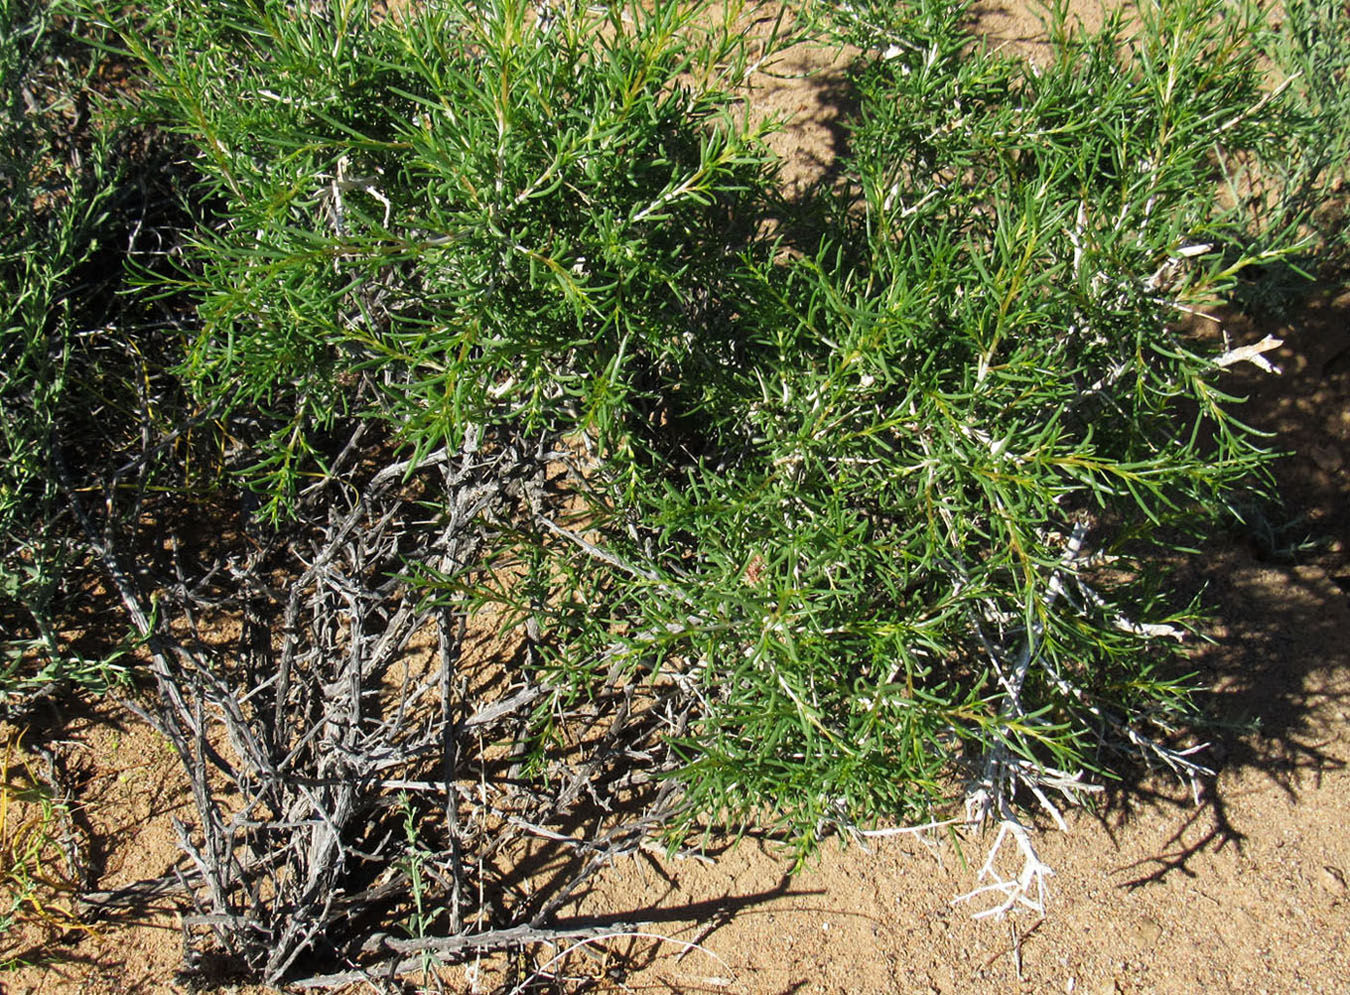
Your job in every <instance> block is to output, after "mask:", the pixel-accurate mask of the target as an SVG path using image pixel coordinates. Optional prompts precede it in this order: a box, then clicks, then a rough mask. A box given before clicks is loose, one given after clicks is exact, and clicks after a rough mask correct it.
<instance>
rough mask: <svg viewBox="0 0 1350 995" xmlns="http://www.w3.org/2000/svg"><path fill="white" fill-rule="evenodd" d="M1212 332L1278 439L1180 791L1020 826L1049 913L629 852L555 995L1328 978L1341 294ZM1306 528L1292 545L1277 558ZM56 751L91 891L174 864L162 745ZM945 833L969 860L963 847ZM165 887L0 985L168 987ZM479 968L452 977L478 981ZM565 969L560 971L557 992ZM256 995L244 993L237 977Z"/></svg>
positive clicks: (123, 730) (822, 64) (880, 872)
mask: <svg viewBox="0 0 1350 995" xmlns="http://www.w3.org/2000/svg"><path fill="white" fill-rule="evenodd" d="M984 16H985V18H986V20H985V22H984V23H985V24H986V26H987V27H988V29H989V30H990V32H991V34H992V35H994V36H995V37H997V38H999V39H1001V40H1002V41H1005V42H1007V43H1008V44H1011V45H1014V46H1017V47H1018V48H1019V49H1021V50H1023V51H1027V52H1032V51H1034V39H1035V37H1036V34H1037V30H1038V25H1037V23H1036V21H1035V20H1034V18H1029V17H1028V16H1027V15H1026V14H1025V12H1023V11H1022V10H1020V9H1018V8H1001V7H1000V8H993V7H991V8H990V9H989V10H987V11H986V12H985V15H984ZM794 60H795V61H789V62H788V63H787V64H786V65H784V66H782V67H780V68H782V69H786V70H787V71H789V72H791V73H795V74H798V75H797V78H794V79H788V80H780V81H777V82H774V83H771V84H766V87H765V89H764V91H763V93H762V101H761V102H760V104H761V105H762V106H763V108H764V109H765V110H768V111H778V112H782V113H784V114H786V115H790V116H792V117H793V118H794V120H795V123H794V125H793V126H792V127H791V128H789V129H787V130H786V131H784V133H783V134H781V135H780V136H778V137H777V139H776V142H777V147H778V149H779V150H780V152H782V153H783V154H784V155H785V157H787V159H788V161H789V165H788V170H787V180H788V182H789V183H791V184H801V183H808V182H811V181H812V180H814V179H816V178H818V177H821V176H827V175H828V171H829V169H830V163H831V161H832V158H833V156H834V154H835V153H836V152H837V151H838V148H839V146H840V143H841V141H842V139H843V135H842V133H841V131H840V129H839V126H838V124H837V121H838V118H839V115H840V113H841V110H840V106H841V101H842V99H843V95H842V86H841V84H842V78H841V67H840V62H839V60H838V59H836V57H835V54H834V53H830V52H822V51H812V52H804V53H800V54H798V55H796V56H794ZM1230 332H1231V334H1232V335H1233V336H1234V338H1235V339H1240V340H1243V341H1246V340H1255V339H1256V338H1259V337H1260V336H1261V335H1263V334H1265V333H1266V332H1274V333H1276V334H1279V335H1281V336H1282V337H1283V338H1285V340H1286V345H1285V347H1284V348H1283V349H1282V350H1281V352H1280V354H1279V356H1278V357H1277V359H1278V361H1279V362H1280V363H1281V364H1282V365H1283V367H1284V370H1285V372H1284V375H1283V376H1281V377H1280V378H1278V379H1276V378H1264V377H1261V376H1260V375H1259V374H1255V373H1252V374H1247V373H1240V374H1236V375H1235V376H1236V384H1235V386H1236V388H1237V389H1238V390H1239V392H1241V391H1248V392H1250V393H1251V395H1252V398H1253V402H1252V405H1251V407H1250V408H1249V410H1248V415H1249V418H1250V420H1251V421H1252V422H1253V423H1255V424H1256V425H1257V426H1259V427H1262V428H1265V429H1268V430H1270V431H1272V432H1273V433H1275V438H1274V440H1273V443H1274V444H1275V445H1276V446H1277V447H1279V448H1282V449H1286V450H1289V451H1290V452H1291V453H1292V455H1291V456H1290V457H1289V458H1288V459H1286V460H1285V461H1284V462H1283V463H1281V465H1280V467H1279V469H1278V471H1277V474H1278V477H1279V481H1280V487H1281V494H1282V495H1283V497H1284V499H1285V501H1286V505H1287V510H1288V516H1287V519H1288V520H1287V521H1278V522H1270V523H1268V526H1269V527H1268V528H1266V529H1254V530H1253V531H1252V533H1251V534H1247V535H1233V536H1225V537H1216V540H1215V542H1214V544H1213V546H1212V547H1211V548H1210V549H1209V550H1208V551H1207V553H1206V556H1205V560H1206V563H1205V566H1204V569H1203V575H1204V578H1205V579H1206V580H1207V581H1208V583H1209V584H1210V587H1211V599H1210V600H1211V603H1212V604H1214V605H1215V606H1216V608H1217V611H1216V622H1215V626H1214V628H1213V632H1212V635H1213V638H1214V643H1213V645H1211V646H1208V647H1205V648H1203V649H1202V650H1200V651H1199V652H1197V655H1196V657H1195V666H1196V668H1197V670H1198V671H1199V672H1200V674H1201V675H1202V677H1203V678H1204V680H1205V681H1206V682H1207V683H1208V684H1209V685H1210V686H1211V687H1212V688H1213V693H1212V695H1211V701H1210V702H1209V705H1210V709H1211V713H1212V714H1213V715H1214V717H1215V719H1216V722H1217V725H1216V727H1215V728H1214V729H1212V730H1210V731H1209V735H1210V737H1211V739H1212V740H1213V748H1212V751H1211V753H1210V754H1209V756H1210V759H1211V760H1212V761H1213V762H1214V763H1216V764H1217V765H1219V766H1220V768H1221V769H1220V773H1219V775H1218V777H1217V778H1216V779H1215V780H1214V781H1213V783H1211V784H1209V785H1207V786H1206V787H1205V789H1204V792H1203V794H1202V796H1201V798H1200V800H1199V803H1198V804H1197V803H1196V802H1195V800H1194V799H1193V798H1192V797H1191V795H1190V793H1189V790H1188V789H1187V788H1186V787H1185V786H1183V785H1180V784H1178V783H1176V782H1175V781H1171V780H1168V779H1167V778H1165V777H1162V776H1161V775H1143V776H1141V777H1140V778H1139V779H1137V780H1134V781H1132V782H1129V783H1125V784H1121V785H1119V786H1117V788H1116V789H1115V790H1114V791H1113V792H1112V793H1111V794H1110V795H1109V796H1108V797H1106V798H1105V799H1104V800H1103V802H1102V804H1101V805H1100V807H1099V809H1098V810H1097V811H1095V812H1079V813H1077V814H1075V815H1074V816H1073V817H1072V818H1071V820H1070V826H1069V831H1068V832H1059V831H1057V830H1054V829H1053V827H1051V826H1048V825H1047V826H1046V827H1045V829H1046V831H1045V832H1044V834H1043V835H1042V836H1041V837H1040V838H1039V843H1038V845H1039V847H1040V851H1041V856H1042V858H1043V859H1044V860H1045V861H1046V862H1047V863H1048V864H1049V865H1050V866H1051V867H1053V868H1054V870H1055V873H1056V877H1055V878H1054V879H1053V880H1052V892H1051V896H1050V904H1049V908H1048V915H1046V916H1045V917H1044V918H1032V917H1025V916H1023V917H1013V918H1010V919H1004V920H979V921H976V920H974V919H973V918H972V916H971V913H972V911H974V909H973V908H972V907H971V906H969V905H954V904H953V899H954V898H955V897H956V896H958V895H960V894H962V893H964V892H967V891H968V890H970V889H971V888H972V887H973V885H974V883H975V881H974V866H972V865H978V863H979V862H980V861H982V860H983V858H984V854H985V852H986V849H987V847H988V844H989V842H990V841H989V840H988V839H981V838H972V839H966V840H964V841H961V842H960V846H959V848H958V846H957V845H956V842H955V841H953V840H951V839H948V838H944V837H941V836H940V835H936V834H935V835H933V836H931V837H927V838H920V837H914V836H904V837H892V838H887V839H878V840H873V841H871V842H869V843H868V845H867V846H866V848H864V847H861V846H856V845H855V846H851V847H848V848H846V849H845V848H840V847H836V846H833V845H831V846H828V847H827V848H826V849H825V850H824V852H823V853H821V854H820V856H819V857H818V859H817V860H815V861H814V862H813V863H812V864H811V865H809V866H808V867H807V868H806V869H805V870H804V871H802V872H801V873H799V874H797V875H796V876H791V877H790V876H789V874H788V872H789V870H790V864H789V862H788V861H787V860H785V859H784V857H783V855H782V854H780V853H777V852H776V851H775V850H774V848H773V846H772V844H770V843H767V842H765V841H761V840H755V839H747V840H744V841H742V842H741V843H740V844H739V845H738V846H735V847H729V848H724V849H722V850H721V851H720V852H715V851H709V853H708V855H707V856H706V858H697V857H693V856H688V857H685V858H684V859H680V860H667V859H665V858H663V857H660V856H655V855H651V854H647V853H641V854H639V855H637V856H635V857H631V858H624V859H623V860H621V861H619V862H617V863H616V864H614V865H613V866H612V867H610V868H609V869H607V870H606V871H605V872H604V873H603V874H602V875H601V876H600V877H599V879H598V880H596V882H595V883H594V886H593V887H592V888H591V890H590V891H589V892H588V893H586V894H585V895H584V896H582V898H581V899H580V900H579V902H578V903H577V904H576V905H575V906H574V907H573V908H572V909H570V910H569V912H568V915H571V916H579V917H588V916H613V917H618V918H621V919H628V918H631V919H642V920H647V921H652V922H654V923H656V925H654V926H652V927H650V932H651V933H652V934H659V935H660V936H662V937H664V938H665V939H653V938H652V937H651V936H644V937H634V938H631V939H626V940H613V939H611V940H607V941H605V943H603V944H592V945H589V946H588V947H587V948H585V949H578V950H576V951H573V952H572V953H571V954H569V955H567V956H565V957H561V958H559V959H558V961H557V962H556V963H554V964H553V965H552V966H551V968H550V972H549V973H550V974H552V975H553V977H554V978H555V979H558V980H562V981H563V982H564V983H563V986H562V987H564V988H567V989H568V990H588V991H615V992H624V991H628V992H681V993H684V992H689V993H692V992H710V991H716V992H727V993H736V995H789V993H808V992H810V993H815V992H820V993H825V992H851V993H890V992H895V993H902V992H903V993H910V992H914V993H952V992H972V993H974V992H995V991H997V992H1065V993H1073V992H1085V993H1091V995H1116V993H1120V995H1126V993H1155V992H1156V993H1200V992H1206V993H1207V992H1231V993H1243V995H1247V993H1251V995H1255V993H1265V992H1268V993H1272V995H1274V993H1293V992H1313V993H1328V995H1330V993H1338V992H1346V991H1350V958H1347V957H1346V955H1345V953H1344V951H1343V949H1342V948H1343V946H1344V944H1345V942H1346V938H1347V937H1350V891H1347V881H1348V880H1350V836H1348V835H1347V833H1346V830H1345V827H1346V826H1347V825H1350V769H1347V763H1348V762H1350V638H1347V637H1348V636H1350V593H1347V592H1348V590H1350V557H1348V556H1347V549H1350V508H1348V507H1347V502H1346V501H1345V498H1344V495H1345V494H1346V493H1347V489H1348V486H1347V485H1348V484H1350V481H1347V472H1348V471H1350V294H1343V295H1341V296H1340V297H1339V298H1329V299H1326V300H1322V301H1319V302H1317V303H1316V304H1314V305H1313V306H1312V307H1310V308H1309V309H1308V310H1307V311H1306V312H1303V313H1300V314H1299V315H1297V316H1296V317H1294V318H1291V319H1287V320H1285V321H1274V322H1268V323H1266V324H1263V325H1254V324H1252V323H1249V322H1246V321H1242V320H1235V321H1233V323H1232V327H1231V329H1230ZM1305 539H1311V540H1314V543H1313V544H1312V545H1311V546H1310V547H1309V548H1308V549H1306V550H1304V551H1303V552H1302V553H1300V555H1299V556H1298V557H1297V559H1295V558H1294V557H1292V556H1285V555H1282V553H1283V551H1284V550H1286V549H1287V548H1288V547H1291V546H1292V545H1294V544H1296V543H1299V542H1302V541H1303V540H1305ZM64 719H65V721H66V722H67V725H66V726H65V731H64V732H63V733H62V743H61V749H62V751H63V757H64V758H65V762H66V764H67V770H68V772H69V773H70V774H71V776H72V782H73V784H74V785H75V788H76V791H77V797H78V799H79V801H80V804H81V807H80V810H79V811H80V813H81V814H80V819H81V820H82V825H83V831H84V832H85V835H87V837H88V838H89V839H90V840H91V841H93V845H94V846H95V847H96V849H97V852H96V854H95V856H96V857H97V864H98V865H100V866H102V867H104V868H105V870H104V872H103V873H102V875H101V876H100V878H99V880H98V881H97V882H96V883H95V885H96V887H98V888H100V889H104V890H108V891H113V890H116V889H117V888H118V887H121V886H124V885H128V884H131V883H133V882H135V881H139V880H143V879H148V878H153V877H156V876H158V875H161V874H162V873H163V872H164V871H165V870H166V869H167V868H168V867H170V866H171V865H172V864H173V863H174V861H175V859H177V847H176V843H175V836H174V829H173V819H174V817H175V816H178V817H182V818H184V819H187V818H189V817H190V809H191V803H190V800H189V799H188V798H187V796H186V795H185V793H184V789H183V779H182V776H181V774H180V772H179V770H178V762H177V760H176V759H175V758H174V756H173V755H172V752H171V750H170V749H169V747H168V746H167V745H166V744H165V743H163V742H162V741H161V740H159V738H158V737H157V736H156V735H155V734H153V733H152V732H150V731H149V730H148V729H147V728H146V727H145V726H143V725H141V724H139V723H137V722H136V721H134V720H132V719H130V718H128V717H126V716H125V714H124V713H119V712H115V711H114V710H113V709H112V708H110V707H106V706H100V707H98V708H96V709H94V710H91V711H90V712H89V713H87V714H77V715H73V716H72V715H67V716H64ZM962 853H964V858H965V861H966V862H964V863H963V860H962ZM176 908H177V905H176V901H175V899H173V898H172V896H166V897H164V899H163V900H162V901H161V902H159V903H158V905H157V906H155V907H148V908H147V907H145V906H144V905H143V904H142V905H139V906H137V907H135V908H133V909H128V910H126V911H125V913H122V914H114V915H112V916H111V917H110V918H108V919H106V920H105V921H103V922H102V923H100V924H98V925H97V927H96V928H95V931H94V932H92V933H84V932H79V931H74V932H71V933H70V934H69V935H68V938H67V940H68V944H67V946H65V948H64V954H65V956H63V957H62V958H61V959H59V960H58V961H57V962H56V963H54V964H50V965H48V966H46V967H43V968H29V969H25V970H23V971H19V972H17V973H13V974H10V975H8V976H0V990H3V992H11V993H16V995H17V993H25V995H26V993H39V992H41V993H58V992H59V993H75V992H89V993H132V992H177V991H187V990H189V985H188V983H187V982H185V981H180V980H177V979H176V974H175V972H176V971H177V969H178V967H179V966H180V964H181V956H182V949H181V941H180V937H179V932H178V929H177V927H176V925H175V921H176V920H175V912H176ZM492 967H493V965H491V964H478V965H469V966H468V967H467V968H459V969H456V970H455V971H454V972H453V977H452V978H451V979H450V981H451V983H450V987H451V988H452V989H459V990H463V991H475V990H479V991H487V990H490V987H491V977H492V976H493V973H494V972H493V971H492ZM566 979H575V981H576V983H575V985H573V984H570V983H568V982H567V981H566ZM234 990H237V991H259V990H258V989H234Z"/></svg>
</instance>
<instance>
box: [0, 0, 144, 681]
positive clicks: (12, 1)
mask: <svg viewBox="0 0 1350 995" xmlns="http://www.w3.org/2000/svg"><path fill="white" fill-rule="evenodd" d="M62 6H63V5H61V4H51V3H46V2H30V0H0V695H4V696H5V697H6V698H8V697H9V696H14V695H22V694H24V693H27V692H28V691H30V690H32V689H36V688H40V687H44V686H47V685H50V684H52V683H65V682H72V683H74V684H76V685H81V686H92V687H104V686H106V685H107V683H108V682H109V681H110V680H113V679H115V678H116V675H117V668H115V667H113V666H112V665H111V660H95V661H90V660H85V659H83V658H81V657H79V656H78V655H77V654H74V653H73V652H72V651H71V650H70V648H69V647H68V646H66V645H64V644H63V641H62V640H61V638H60V637H59V635H58V631H57V630H58V621H59V615H60V607H59V604H58V602H59V601H60V599H61V597H62V595H63V590H64V583H65V580H66V570H67V568H68V567H69V565H70V564H71V562H72V559H73V558H74V557H73V554H72V551H71V546H70V543H69V541H68V538H69V537H68V534H67V532H66V531H65V529H64V527H63V524H62V518H63V515H62V508H63V506H64V499H63V498H62V496H61V494H60V488H59V486H58V481H57V477H56V474H55V473H54V472H53V470H52V462H51V461H52V458H53V451H54V448H55V445H56V441H57V438H58V436H59V434H60V432H61V430H62V428H63V427H65V426H66V425H67V424H68V423H69V421H70V420H71V418H72V417H76V418H79V417H81V416H82V415H83V414H87V412H88V407H87V406H88V403H89V391H88V388H89V386H90V384H89V382H88V381H89V379H90V376H91V375H90V373H89V371H88V370H84V369H80V368H79V366H78V364H77V363H76V361H75V358H74V357H75V355H76V353H78V352H79V351H80V350H81V349H82V348H83V347H82V345H81V343H80V342H79V338H80V335H81V324H80V323H81V321H83V320H85V319H86V318H87V317H88V314H87V310H88V309H87V308H86V306H85V302H84V301H82V300H80V299H79V296H80V295H81V294H86V295H87V294H89V293H90V290H89V287H88V285H87V283H86V284H85V285H84V286H77V284H79V283H80V281H81V276H80V267H81V266H82V265H83V264H85V263H86V262H87V261H88V260H89V259H90V258H91V257H92V256H93V254H94V253H95V251H96V250H97V249H98V247H99V238H100V235H101V232H102V229H103V228H104V227H105V220H106V211H107V206H108V200H109V198H110V196H111V191H112V188H113V184H114V182H115V176H114V174H113V170H112V169H111V167H110V165H109V160H110V155H109V148H110V144H109V140H108V136H107V135H106V134H104V133H103V132H101V131H100V130H99V129H97V128H95V127H94V126H93V125H91V124H90V122H89V121H88V104H89V96H88V94H87V93H86V92H85V90H86V87H87V84H88V75H89V72H90V65H91V60H90V58H89V51H88V49H87V48H86V47H85V46H84V45H83V44H81V43H79V42H78V41H77V39H76V34H77V32H78V31H79V26H78V25H77V24H72V22H71V21H70V20H69V19H64V20H60V21H59V22H58V15H59V14H60V13H61V8H62ZM82 409H83V412H82Z"/></svg>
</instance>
